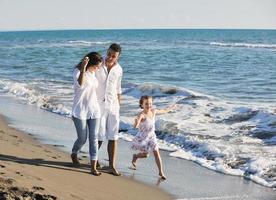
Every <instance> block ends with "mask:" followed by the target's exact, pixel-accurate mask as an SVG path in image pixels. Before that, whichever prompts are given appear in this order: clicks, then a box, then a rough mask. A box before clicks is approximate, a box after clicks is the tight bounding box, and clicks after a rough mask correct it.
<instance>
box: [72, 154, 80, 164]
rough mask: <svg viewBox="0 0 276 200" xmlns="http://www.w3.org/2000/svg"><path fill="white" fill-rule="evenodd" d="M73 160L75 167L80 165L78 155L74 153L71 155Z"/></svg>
mask: <svg viewBox="0 0 276 200" xmlns="http://www.w3.org/2000/svg"><path fill="white" fill-rule="evenodd" d="M71 159H72V163H73V165H74V166H78V165H80V162H79V160H78V156H77V154H75V153H72V154H71Z"/></svg>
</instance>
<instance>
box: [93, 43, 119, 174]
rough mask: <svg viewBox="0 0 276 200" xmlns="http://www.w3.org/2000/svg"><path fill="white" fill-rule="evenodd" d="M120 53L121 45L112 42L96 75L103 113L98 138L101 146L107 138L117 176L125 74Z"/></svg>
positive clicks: (112, 170)
mask: <svg viewBox="0 0 276 200" xmlns="http://www.w3.org/2000/svg"><path fill="white" fill-rule="evenodd" d="M120 55H121V47H120V45H118V44H115V43H114V44H111V45H110V47H109V49H108V50H107V55H106V57H105V59H104V63H103V66H102V67H100V69H99V70H98V71H97V72H96V77H97V79H98V81H99V86H98V89H97V96H98V102H99V104H100V108H101V113H102V114H101V115H102V116H101V123H100V130H99V138H98V139H99V148H100V147H101V145H102V143H103V141H104V140H105V139H107V140H108V145H107V152H108V157H109V170H110V173H112V174H113V175H115V176H120V173H119V172H118V171H117V170H116V168H115V158H116V153H117V140H118V132H119V122H120V120H119V110H120V98H121V93H122V89H121V80H122V75H123V70H122V68H121V66H120V65H119V63H118V60H119V56H120Z"/></svg>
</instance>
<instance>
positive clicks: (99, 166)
mask: <svg viewBox="0 0 276 200" xmlns="http://www.w3.org/2000/svg"><path fill="white" fill-rule="evenodd" d="M96 167H97V169H101V168H102V166H101V165H100V163H99V161H97V164H96Z"/></svg>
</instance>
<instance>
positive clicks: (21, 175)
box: [15, 172, 24, 176]
mask: <svg viewBox="0 0 276 200" xmlns="http://www.w3.org/2000/svg"><path fill="white" fill-rule="evenodd" d="M15 173H16V174H18V175H20V176H24V175H23V174H21V173H20V172H15Z"/></svg>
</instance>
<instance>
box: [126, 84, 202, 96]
mask: <svg viewBox="0 0 276 200" xmlns="http://www.w3.org/2000/svg"><path fill="white" fill-rule="evenodd" d="M124 87H125V89H124V92H123V94H125V95H129V96H133V97H136V98H140V96H142V95H150V96H153V97H166V96H185V97H186V98H187V99H188V98H189V99H192V98H199V97H202V96H203V95H201V94H199V93H196V92H193V91H191V90H188V89H185V88H179V87H176V86H163V85H159V84H156V83H143V84H126V85H124ZM206 97H207V96H206Z"/></svg>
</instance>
